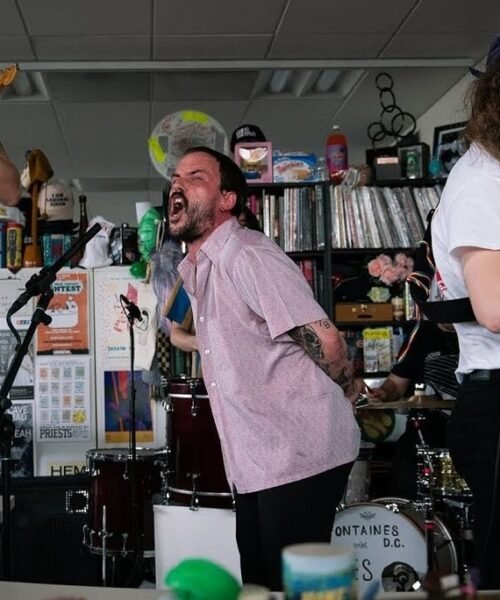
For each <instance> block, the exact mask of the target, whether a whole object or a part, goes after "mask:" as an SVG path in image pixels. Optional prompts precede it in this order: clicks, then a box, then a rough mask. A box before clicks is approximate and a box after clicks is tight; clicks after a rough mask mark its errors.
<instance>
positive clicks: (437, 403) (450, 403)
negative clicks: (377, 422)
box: [363, 395, 455, 410]
mask: <svg viewBox="0 0 500 600" xmlns="http://www.w3.org/2000/svg"><path fill="white" fill-rule="evenodd" d="M454 406H455V400H441V399H440V398H438V397H437V396H423V395H422V396H411V398H408V399H407V400H397V401H396V402H373V403H370V404H367V405H366V406H363V409H364V410H370V409H374V410H388V409H396V408H406V409H410V408H414V409H426V410H432V409H441V410H450V409H452V408H453V407H454Z"/></svg>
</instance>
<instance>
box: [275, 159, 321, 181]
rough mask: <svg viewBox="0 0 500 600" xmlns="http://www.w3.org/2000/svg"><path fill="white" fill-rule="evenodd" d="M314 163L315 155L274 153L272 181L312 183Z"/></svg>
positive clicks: (315, 160)
mask: <svg viewBox="0 0 500 600" xmlns="http://www.w3.org/2000/svg"><path fill="white" fill-rule="evenodd" d="M316 163H317V159H316V155H315V154H307V153H299V152H295V153H291V152H290V153H288V152H284V153H280V152H279V153H276V152H275V153H274V155H273V181H274V182H275V183H279V182H285V183H293V182H297V181H314V174H315V170H316Z"/></svg>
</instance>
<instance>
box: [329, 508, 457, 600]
mask: <svg viewBox="0 0 500 600" xmlns="http://www.w3.org/2000/svg"><path fill="white" fill-rule="evenodd" d="M434 522H435V533H434V548H435V554H436V563H437V565H438V568H439V570H440V572H441V571H442V572H443V573H455V572H456V570H457V565H458V561H457V553H456V550H455V546H454V544H453V541H452V538H451V535H450V532H449V531H448V529H447V528H446V527H445V525H444V523H443V522H442V521H441V520H440V519H439V518H437V517H435V518H434ZM424 531H425V529H424V516H423V512H421V511H419V510H418V508H417V507H416V506H415V505H414V504H413V503H412V502H410V501H409V500H405V499H403V498H379V499H378V500H377V501H374V502H364V503H359V504H351V505H349V506H345V507H344V508H341V509H340V510H339V511H338V512H337V514H336V516H335V523H334V526H333V532H332V544H333V545H338V546H345V547H348V548H352V549H353V551H354V554H355V557H356V575H355V579H356V583H357V588H358V589H357V593H358V596H359V597H360V598H361V597H362V596H363V595H364V592H365V591H366V590H367V589H368V587H369V586H370V585H371V584H372V583H373V582H374V581H378V583H379V584H380V586H381V589H383V590H384V591H411V586H412V584H413V583H414V582H415V581H417V580H421V579H422V578H423V577H424V576H425V574H426V572H427V545H426V539H425V535H424Z"/></svg>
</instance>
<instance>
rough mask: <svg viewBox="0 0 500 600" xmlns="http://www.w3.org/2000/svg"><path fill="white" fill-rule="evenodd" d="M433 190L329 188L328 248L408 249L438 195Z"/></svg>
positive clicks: (420, 232)
mask: <svg viewBox="0 0 500 600" xmlns="http://www.w3.org/2000/svg"><path fill="white" fill-rule="evenodd" d="M441 191H442V189H441V186H439V185H436V186H434V187H422V188H417V187H397V188H393V187H365V186H362V187H357V188H353V189H350V188H347V187H344V186H331V187H330V210H331V243H332V248H334V249H335V248H410V247H413V246H415V245H416V244H417V243H418V242H419V241H420V240H421V239H422V237H423V234H424V231H425V227H426V224H427V219H426V218H427V214H428V213H429V211H430V210H431V209H432V208H435V207H436V205H437V203H438V202H439V198H440V196H441Z"/></svg>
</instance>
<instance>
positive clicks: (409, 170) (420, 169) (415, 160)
mask: <svg viewBox="0 0 500 600" xmlns="http://www.w3.org/2000/svg"><path fill="white" fill-rule="evenodd" d="M398 158H399V165H400V169H401V177H402V178H403V179H423V178H424V177H426V176H427V166H428V164H429V146H428V145H427V144H423V143H422V144H414V145H413V146H399V147H398Z"/></svg>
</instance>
